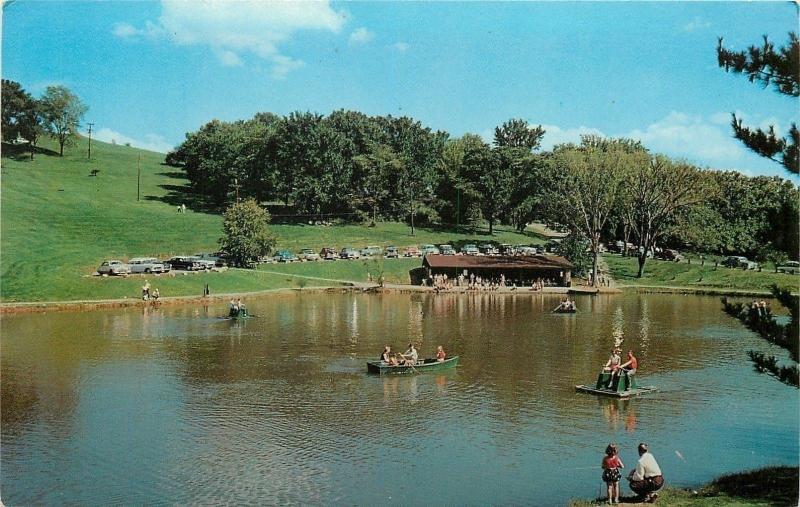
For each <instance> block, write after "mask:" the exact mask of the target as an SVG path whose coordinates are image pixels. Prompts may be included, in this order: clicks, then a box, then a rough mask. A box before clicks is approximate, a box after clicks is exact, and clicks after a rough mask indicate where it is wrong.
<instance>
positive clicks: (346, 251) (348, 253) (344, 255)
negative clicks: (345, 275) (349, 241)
mask: <svg viewBox="0 0 800 507" xmlns="http://www.w3.org/2000/svg"><path fill="white" fill-rule="evenodd" d="M339 258H340V259H360V258H361V254H360V253H359V252H358V250H356V249H355V248H349V247H345V248H342V251H341V252H340V253H339Z"/></svg>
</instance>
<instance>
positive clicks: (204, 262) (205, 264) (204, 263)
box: [187, 255, 217, 269]
mask: <svg viewBox="0 0 800 507" xmlns="http://www.w3.org/2000/svg"><path fill="white" fill-rule="evenodd" d="M187 259H188V260H190V261H192V262H195V263H197V264H199V265H200V266H201V267H200V269H214V268H215V267H217V263H216V261H213V260H211V259H203V258H202V257H200V256H199V255H192V256H191V257H187Z"/></svg>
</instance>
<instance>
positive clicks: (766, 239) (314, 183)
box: [166, 110, 800, 267]
mask: <svg viewBox="0 0 800 507" xmlns="http://www.w3.org/2000/svg"><path fill="white" fill-rule="evenodd" d="M543 135H544V130H543V129H542V128H541V126H532V125H530V124H529V123H528V122H527V121H525V120H521V119H511V120H509V121H507V122H505V123H503V124H502V125H499V126H498V127H496V129H495V135H494V140H493V142H492V143H491V144H490V143H487V142H486V141H485V140H484V139H483V138H481V137H480V136H478V135H475V134H465V135H463V136H461V137H457V138H454V137H451V136H450V135H449V134H448V133H447V132H443V131H434V130H432V129H430V128H429V127H426V126H424V125H422V124H421V123H420V122H419V121H416V120H414V119H412V118H409V117H392V116H367V115H365V114H363V113H360V112H356V111H347V110H339V111H334V112H333V113H331V114H330V115H328V116H323V115H319V114H315V113H310V112H294V113H291V114H289V115H287V116H278V115H275V114H272V113H259V114H257V115H255V116H254V117H253V118H252V119H249V120H242V121H235V122H223V121H219V120H214V121H211V122H209V123H207V124H206V125H204V126H202V127H201V128H200V129H199V130H198V131H196V132H191V133H188V134H187V135H186V140H185V141H184V142H183V143H182V144H181V145H180V146H178V147H177V148H176V150H175V151H173V152H171V153H169V154H168V155H167V158H166V161H167V163H168V164H170V165H173V166H178V167H181V168H182V169H183V170H184V171H185V173H186V176H187V178H188V180H189V182H190V185H191V187H192V189H193V191H195V192H197V193H198V194H200V195H202V196H204V197H205V198H207V199H208V200H209V201H211V202H212V203H213V204H215V205H216V206H218V207H219V208H220V209H221V208H224V207H225V206H226V205H227V204H228V203H231V202H234V201H235V199H236V197H237V195H238V197H239V198H253V199H255V200H256V201H257V202H261V203H265V202H276V201H279V202H282V203H283V204H284V205H286V206H287V207H288V208H289V209H291V210H292V213H297V214H303V215H309V216H312V217H313V216H331V215H335V216H340V217H349V218H350V219H352V220H354V221H364V220H367V221H375V220H378V219H385V220H402V221H406V222H407V223H409V225H411V227H412V231H413V227H415V226H416V225H420V224H429V223H446V224H457V225H466V226H475V225H478V224H487V225H488V227H489V231H490V233H492V232H493V230H494V228H495V226H496V225H497V224H504V225H509V226H513V227H515V228H517V229H518V230H524V228H525V227H526V225H527V224H529V223H530V222H532V221H543V222H547V223H550V224H553V225H556V226H559V227H561V228H565V229H568V230H570V231H573V232H575V233H577V234H579V235H580V236H582V237H583V238H585V239H586V240H587V241H588V242H589V245H590V249H591V251H592V252H596V251H597V250H598V249H599V248H600V247H599V244H600V242H601V241H609V240H614V239H625V240H626V241H630V242H632V243H635V244H637V245H638V246H641V247H642V252H646V251H648V250H650V249H652V248H653V247H655V246H672V247H678V248H690V249H693V250H698V251H705V252H713V253H719V254H743V255H749V256H753V257H756V258H762V259H763V258H766V257H767V256H770V255H772V256H778V257H780V255H781V254H782V255H783V256H789V257H791V258H796V257H797V251H798V233H797V231H798V220H797V217H798V201H799V200H800V199H798V197H799V196H798V189H797V187H796V186H795V185H794V184H792V183H791V182H789V181H786V180H784V179H782V178H779V177H748V176H745V175H743V174H741V173H737V172H731V171H711V170H702V169H700V168H697V167H695V166H693V165H691V164H689V163H686V162H684V161H680V160H673V159H670V158H669V157H666V156H664V155H661V154H653V153H650V152H649V151H648V150H647V149H646V148H645V147H644V146H642V145H641V144H640V143H639V142H638V141H634V140H630V139H604V138H599V137H596V136H585V137H584V138H583V139H582V141H581V142H580V143H579V144H564V145H559V146H556V147H555V148H554V149H553V150H550V151H540V150H539V146H540V143H541V139H542V137H543ZM640 257H641V259H640V265H641V266H642V267H643V266H644V263H645V261H646V255H645V254H644V253H642V255H641V256H640Z"/></svg>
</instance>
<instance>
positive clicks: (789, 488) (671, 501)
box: [570, 467, 798, 507]
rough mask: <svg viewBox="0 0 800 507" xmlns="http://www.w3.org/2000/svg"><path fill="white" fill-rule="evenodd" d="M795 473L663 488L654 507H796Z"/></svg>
mask: <svg viewBox="0 0 800 507" xmlns="http://www.w3.org/2000/svg"><path fill="white" fill-rule="evenodd" d="M620 500H621V501H622V503H633V502H635V499H634V498H633V497H629V498H622V497H621V498H620ZM797 501H798V469H797V468H796V467H795V468H792V467H769V468H762V469H760V470H754V471H749V472H741V473H737V474H731V475H724V476H722V477H720V478H718V479H716V480H714V481H713V482H711V483H709V484H707V485H705V486H703V487H702V488H700V489H699V490H697V491H694V490H686V489H678V488H664V490H663V491H660V492H659V495H658V501H657V503H656V505H670V506H676V507H722V506H741V507H745V506H747V507H756V506H758V507H788V506H794V505H797ZM603 504H605V499H596V500H593V501H586V500H579V501H574V502H571V503H570V506H571V507H587V506H591V505H603Z"/></svg>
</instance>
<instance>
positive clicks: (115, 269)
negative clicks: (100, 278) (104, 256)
mask: <svg viewBox="0 0 800 507" xmlns="http://www.w3.org/2000/svg"><path fill="white" fill-rule="evenodd" d="M97 272H98V273H99V274H101V275H123V276H124V275H129V274H130V273H131V268H130V266H128V265H127V264H125V263H124V262H122V261H116V260H114V261H103V263H102V264H100V267H99V268H97Z"/></svg>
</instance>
